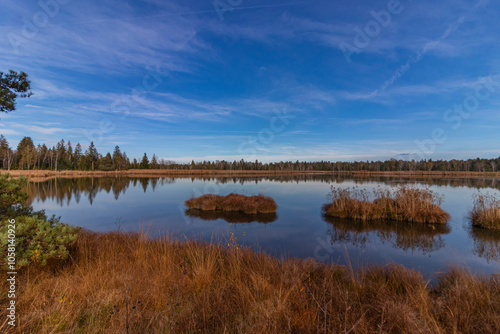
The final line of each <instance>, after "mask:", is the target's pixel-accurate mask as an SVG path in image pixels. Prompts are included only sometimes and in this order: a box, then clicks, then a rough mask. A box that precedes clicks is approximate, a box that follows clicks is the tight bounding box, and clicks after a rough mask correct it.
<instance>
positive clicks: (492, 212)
mask: <svg viewBox="0 0 500 334" xmlns="http://www.w3.org/2000/svg"><path fill="white" fill-rule="evenodd" d="M469 218H470V220H471V222H472V225H473V226H477V227H483V228H487V229H495V230H500V198H499V197H498V196H496V195H493V194H489V193H487V194H481V193H479V194H476V195H474V207H473V208H472V210H471V211H470V212H469Z"/></svg>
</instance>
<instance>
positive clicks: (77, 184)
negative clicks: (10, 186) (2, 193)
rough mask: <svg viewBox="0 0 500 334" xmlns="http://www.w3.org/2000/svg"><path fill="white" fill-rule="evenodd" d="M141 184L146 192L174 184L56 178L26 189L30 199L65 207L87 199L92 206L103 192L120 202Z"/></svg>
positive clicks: (162, 180)
mask: <svg viewBox="0 0 500 334" xmlns="http://www.w3.org/2000/svg"><path fill="white" fill-rule="evenodd" d="M138 182H139V183H140V185H141V186H142V188H143V189H144V192H146V190H147V189H148V187H151V189H152V190H153V191H154V190H155V188H156V187H157V186H158V185H159V184H160V185H163V184H169V183H174V182H175V180H174V179H173V178H171V177H163V178H154V179H152V178H129V177H80V178H54V179H50V180H47V181H43V182H30V183H28V185H27V187H26V191H27V193H28V195H29V198H31V199H32V200H39V201H42V202H45V201H46V200H48V199H50V200H55V201H56V203H58V204H59V205H61V206H63V205H64V204H65V203H66V205H68V204H69V203H70V201H71V200H72V199H73V198H74V199H75V201H76V202H77V203H79V202H80V200H81V199H82V197H83V198H87V199H88V200H89V202H90V204H92V203H93V202H94V199H95V197H96V196H97V194H98V193H99V192H101V191H105V192H106V193H108V194H109V193H110V192H112V193H113V195H114V197H115V199H116V200H118V198H119V196H120V195H121V194H125V192H126V190H127V188H128V187H129V186H130V184H131V183H132V185H133V186H134V187H135V186H137V183H138Z"/></svg>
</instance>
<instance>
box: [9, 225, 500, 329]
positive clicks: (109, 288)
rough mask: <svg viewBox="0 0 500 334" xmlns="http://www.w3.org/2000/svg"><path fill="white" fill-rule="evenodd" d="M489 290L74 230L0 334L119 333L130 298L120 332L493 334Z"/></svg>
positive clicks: (457, 275) (495, 297)
mask: <svg viewBox="0 0 500 334" xmlns="http://www.w3.org/2000/svg"><path fill="white" fill-rule="evenodd" d="M499 283H500V282H499V281H498V280H497V279H496V278H495V277H491V278H484V277H474V276H472V275H470V274H468V273H465V272H464V271H460V270H451V271H450V272H448V273H447V274H445V275H444V276H443V277H441V278H440V279H438V284H437V285H436V287H435V288H430V287H429V286H428V284H427V283H426V282H425V281H424V280H423V279H422V277H421V275H420V273H418V272H415V271H410V270H407V269H405V268H403V267H402V266H398V265H390V266H386V267H371V268H365V269H362V270H358V271H351V270H347V269H346V268H345V267H343V266H336V265H326V264H321V263H318V262H316V261H313V260H297V259H287V260H281V261H280V260H277V259H276V258H273V257H271V256H269V255H265V254H257V253H254V252H252V251H251V250H249V249H245V248H241V247H235V246H230V247H227V248H226V247H222V246H221V245H214V244H202V243H198V242H193V241H188V242H182V243H181V242H174V241H172V240H170V239H168V238H164V239H161V240H151V239H148V238H146V237H145V236H143V235H141V234H123V233H107V234H98V233H90V232H86V231H84V232H82V234H81V235H80V238H79V240H78V242H77V244H76V246H75V248H74V249H73V250H72V258H71V259H70V260H68V261H67V262H66V263H64V264H62V265H54V264H52V265H51V266H47V267H43V268H31V269H29V270H25V271H23V272H21V273H19V275H18V291H19V295H18V299H17V316H18V317H19V323H18V326H17V327H16V328H14V329H9V328H8V326H7V325H6V324H5V323H3V324H0V332H7V333H125V332H126V331H125V329H126V321H125V320H124V319H123V318H122V317H121V316H120V314H124V313H126V306H125V302H126V300H127V298H129V302H130V305H129V311H130V313H131V315H130V317H129V325H130V333H332V332H335V333H498V331H499V330H500V284H499ZM0 285H1V286H0V288H1V291H2V294H1V298H0V300H1V303H2V305H5V303H6V302H7V296H6V294H5V291H7V287H6V281H5V280H2V283H0ZM127 287H130V290H129V291H127ZM126 293H128V294H129V295H131V297H126ZM139 300H140V303H139ZM114 306H116V307H114ZM133 306H136V308H135V309H133V308H132V307H133ZM117 308H118V309H120V311H119V312H118V314H117V313H116V309H117ZM111 312H114V314H112V313H111ZM5 316H6V310H5V308H4V307H2V308H1V309H0V317H1V318H2V319H5V318H6V317H5Z"/></svg>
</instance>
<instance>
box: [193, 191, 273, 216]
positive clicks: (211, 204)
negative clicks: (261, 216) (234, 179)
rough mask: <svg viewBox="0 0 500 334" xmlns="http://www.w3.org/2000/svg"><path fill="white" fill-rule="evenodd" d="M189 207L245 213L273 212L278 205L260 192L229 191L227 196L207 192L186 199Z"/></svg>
mask: <svg viewBox="0 0 500 334" xmlns="http://www.w3.org/2000/svg"><path fill="white" fill-rule="evenodd" d="M186 206H187V207H188V208H189V209H198V210H203V211H235V212H242V213H245V214H257V213H275V212H276V210H277V208H278V205H276V202H275V201H274V199H272V198H271V197H268V196H264V195H262V194H259V195H256V196H245V195H239V194H234V193H231V194H229V195H227V196H219V195H212V194H207V195H203V196H200V197H195V198H191V199H189V200H187V201H186Z"/></svg>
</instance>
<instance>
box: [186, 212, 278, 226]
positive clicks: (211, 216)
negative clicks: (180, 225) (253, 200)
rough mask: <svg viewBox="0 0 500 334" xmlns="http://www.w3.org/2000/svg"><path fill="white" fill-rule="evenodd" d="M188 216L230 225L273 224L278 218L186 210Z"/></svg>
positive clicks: (263, 214) (274, 215)
mask: <svg viewBox="0 0 500 334" xmlns="http://www.w3.org/2000/svg"><path fill="white" fill-rule="evenodd" d="M185 213H186V216H188V217H194V218H200V219H203V220H217V219H223V220H225V221H227V222H228V223H252V222H258V223H264V224H267V223H272V222H273V221H275V220H276V219H278V216H277V215H276V213H256V214H247V213H242V212H238V211H213V210H212V211H203V210H198V209H188V210H186V212H185Z"/></svg>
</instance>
